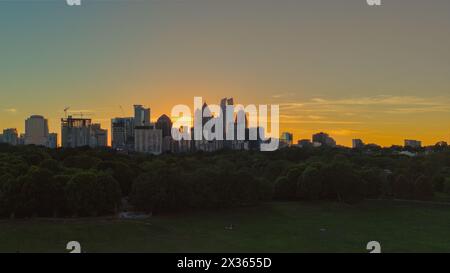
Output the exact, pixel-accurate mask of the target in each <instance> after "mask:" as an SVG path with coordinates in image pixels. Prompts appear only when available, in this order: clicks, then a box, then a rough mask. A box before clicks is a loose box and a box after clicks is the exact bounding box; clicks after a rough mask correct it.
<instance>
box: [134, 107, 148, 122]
mask: <svg viewBox="0 0 450 273" xmlns="http://www.w3.org/2000/svg"><path fill="white" fill-rule="evenodd" d="M134 126H135V127H136V126H150V108H144V107H143V106H142V105H134Z"/></svg>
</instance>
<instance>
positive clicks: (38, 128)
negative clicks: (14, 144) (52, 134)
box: [25, 115, 49, 146]
mask: <svg viewBox="0 0 450 273" xmlns="http://www.w3.org/2000/svg"><path fill="white" fill-rule="evenodd" d="M48 134H49V133H48V121H47V119H45V118H44V117H43V116H38V115H34V116H31V117H29V118H28V119H27V120H26V121H25V145H37V146H47V144H48Z"/></svg>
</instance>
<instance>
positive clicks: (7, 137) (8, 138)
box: [0, 128, 19, 145]
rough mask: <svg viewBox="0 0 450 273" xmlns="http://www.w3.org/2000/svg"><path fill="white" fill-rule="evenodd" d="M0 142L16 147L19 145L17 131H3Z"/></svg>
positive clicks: (12, 129)
mask: <svg viewBox="0 0 450 273" xmlns="http://www.w3.org/2000/svg"><path fill="white" fill-rule="evenodd" d="M0 142H3V143H8V144H10V145H18V144H19V136H18V134H17V129H15V128H9V129H5V130H3V135H2V139H1V140H0Z"/></svg>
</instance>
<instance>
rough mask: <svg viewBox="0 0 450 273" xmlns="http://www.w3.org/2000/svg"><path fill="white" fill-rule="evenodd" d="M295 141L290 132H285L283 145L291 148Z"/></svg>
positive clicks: (282, 136) (282, 137) (282, 140)
mask: <svg viewBox="0 0 450 273" xmlns="http://www.w3.org/2000/svg"><path fill="white" fill-rule="evenodd" d="M293 141H294V135H293V134H292V133H289V132H283V133H282V134H281V138H280V142H281V144H285V145H287V146H291V145H292V144H293Z"/></svg>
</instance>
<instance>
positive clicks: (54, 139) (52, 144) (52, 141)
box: [46, 133, 58, 149]
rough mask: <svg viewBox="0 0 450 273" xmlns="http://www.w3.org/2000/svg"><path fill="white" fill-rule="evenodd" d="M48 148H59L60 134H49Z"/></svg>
mask: <svg viewBox="0 0 450 273" xmlns="http://www.w3.org/2000/svg"><path fill="white" fill-rule="evenodd" d="M46 146H47V147H48V148H50V149H56V148H58V134H56V133H50V134H48V140H47V145H46Z"/></svg>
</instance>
